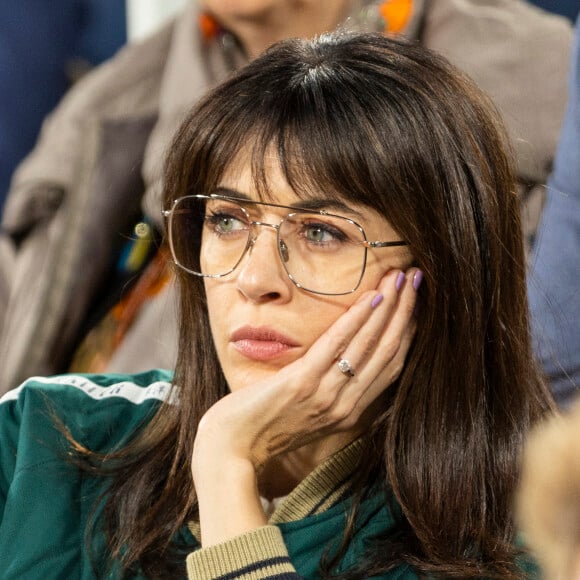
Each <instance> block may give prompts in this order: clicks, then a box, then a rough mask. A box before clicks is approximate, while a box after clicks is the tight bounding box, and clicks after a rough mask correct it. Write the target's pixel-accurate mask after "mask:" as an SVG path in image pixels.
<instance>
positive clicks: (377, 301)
mask: <svg viewBox="0 0 580 580" xmlns="http://www.w3.org/2000/svg"><path fill="white" fill-rule="evenodd" d="M382 301H383V295H382V294H377V295H376V296H375V297H374V298H373V301H372V302H371V308H376V307H377V306H378V305H379V304H380V303H381V302H382Z"/></svg>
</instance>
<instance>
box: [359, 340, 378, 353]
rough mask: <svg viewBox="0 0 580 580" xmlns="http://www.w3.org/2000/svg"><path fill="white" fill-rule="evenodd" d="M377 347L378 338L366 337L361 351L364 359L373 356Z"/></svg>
mask: <svg viewBox="0 0 580 580" xmlns="http://www.w3.org/2000/svg"><path fill="white" fill-rule="evenodd" d="M376 347H377V337H376V336H365V337H364V338H363V339H362V343H361V350H362V354H363V357H364V358H366V357H368V356H369V355H371V354H372V353H373V352H374V350H375V348H376Z"/></svg>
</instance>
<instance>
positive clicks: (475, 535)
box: [0, 35, 551, 578]
mask: <svg viewBox="0 0 580 580" xmlns="http://www.w3.org/2000/svg"><path fill="white" fill-rule="evenodd" d="M166 183H167V190H166V199H165V207H166V209H165V211H164V214H165V216H166V218H167V223H168V239H169V244H170V247H171V251H172V255H173V259H174V261H175V263H176V265H177V267H176V273H177V276H178V282H179V285H180V288H181V302H180V307H181V320H182V324H181V334H180V346H179V357H178V361H177V365H176V372H175V377H174V379H173V382H174V384H175V387H174V391H173V392H172V396H171V398H169V399H168V398H167V390H168V384H169V382H170V381H171V377H170V376H169V375H168V374H167V373H165V372H163V371H151V372H150V373H147V374H144V375H138V376H130V377H129V376H115V375H114V376H88V377H87V376H81V377H79V376H64V377H57V378H56V379H51V380H48V381H47V380H41V379H35V380H32V381H31V382H29V383H27V384H25V385H24V386H23V387H21V389H19V392H15V393H14V394H10V395H8V398H5V399H4V403H3V405H2V406H1V407H0V410H1V411H2V413H3V418H2V422H1V423H0V425H2V428H3V431H2V438H3V439H2V441H3V445H2V451H1V452H2V457H1V458H0V459H1V462H0V465H3V466H4V467H3V468H2V473H1V474H0V485H1V486H2V487H1V488H0V489H1V491H2V495H1V496H0V497H2V499H3V503H4V508H3V513H4V516H3V520H2V525H1V527H0V538H2V539H1V540H0V566H3V569H5V570H9V574H8V576H7V577H9V578H12V577H14V578H15V577H18V574H20V577H27V578H31V577H34V574H35V573H36V574H38V575H39V576H40V574H41V573H42V574H44V576H46V575H47V574H48V575H50V572H52V571H53V570H54V569H55V568H56V567H57V566H60V568H59V573H60V574H61V575H64V576H62V577H67V574H68V575H69V576H68V577H70V574H71V570H73V575H74V573H76V572H77V571H80V572H81V574H80V575H81V577H82V575H83V574H84V575H85V576H84V577H92V576H91V573H92V572H91V569H92V570H94V571H95V574H96V575H97V576H99V575H101V576H102V575H106V574H108V575H109V577H120V576H122V574H123V573H124V572H125V573H128V574H129V575H131V574H132V575H135V576H137V577H155V578H158V577H161V578H166V577H178V576H179V575H180V574H181V575H183V574H185V569H186V568H187V573H188V574H189V577H190V578H216V577H219V578H226V577H227V578H273V577H276V578H295V577H298V576H302V577H306V578H316V577H341V578H368V577H374V576H376V577H380V578H417V577H419V576H421V575H425V574H432V575H438V576H440V577H461V578H468V577H488V578H492V577H501V578H517V577H521V576H522V575H523V574H524V572H523V571H522V570H523V569H522V568H521V567H518V566H517V565H516V556H517V551H516V549H515V548H514V529H513V523H512V518H511V502H512V495H513V490H514V487H515V485H516V482H517V478H518V467H517V465H518V455H519V451H520V446H521V441H522V439H523V437H524V435H525V433H526V432H527V430H528V428H529V427H530V426H531V424H533V423H534V422H535V421H537V420H538V419H540V418H541V417H542V416H544V415H545V414H546V413H547V412H548V411H549V410H550V409H551V402H550V399H549V395H548V393H547V391H546V389H545V387H544V385H543V384H542V382H541V380H540V379H539V376H538V373H537V369H536V367H535V365H534V364H533V358H532V354H531V348H530V339H529V329H528V317H527V304H526V294H525V284H524V259H523V249H522V240H521V234H520V228H519V221H518V220H519V218H518V215H519V211H518V201H517V197H516V195H515V193H514V176H513V171H512V165H511V161H510V158H509V156H508V154H507V153H506V150H505V138H504V135H503V131H502V129H501V126H500V124H499V121H498V119H497V117H496V114H495V113H494V112H493V110H492V107H491V106H490V104H489V103H488V101H487V100H486V98H485V97H484V96H483V95H482V94H481V93H480V92H479V91H478V90H477V89H476V88H475V87H474V86H473V84H472V83H471V82H470V81H469V80H467V79H466V78H464V77H463V76H462V75H461V74H460V73H458V72H457V71H456V70H455V69H453V68H452V67H451V66H450V65H449V64H447V63H446V61H444V60H443V59H442V58H441V57H438V56H436V55H435V54H432V53H431V52H429V51H427V50H426V49H424V48H421V47H420V46H418V45H415V44H411V43H405V42H403V41H397V40H393V39H388V38H386V37H384V36H382V35H367V36H365V35H362V36H356V35H354V36H348V35H345V36H338V35H334V36H332V35H331V36H326V37H321V38H320V39H319V40H316V41H313V42H307V41H298V40H296V41H290V42H286V43H283V44H280V45H278V46H276V47H275V48H273V49H272V50H270V51H268V52H267V53H266V54H265V55H264V56H262V57H260V58H258V59H257V60H256V61H254V62H253V63H252V64H250V65H249V66H248V67H247V68H245V69H243V70H242V71H241V72H240V73H239V74H237V75H236V76H235V77H234V78H233V79H231V80H229V81H228V82H226V83H224V84H222V85H220V86H219V87H218V88H217V89H215V90H214V91H212V92H211V94H210V95H209V96H208V97H207V98H205V99H203V101H202V102H201V103H200V104H199V106H197V107H196V109H195V110H194V111H193V112H192V114H191V116H190V117H189V118H188V119H187V120H186V121H185V122H184V124H183V125H182V127H181V129H180V131H179V132H178V133H177V135H176V138H175V141H174V144H173V147H172V149H171V152H170V154H169V158H168V163H167V170H166ZM46 382H48V383H49V384H50V386H49V387H47V386H46V384H45V383H46ZM95 399H97V400H98V403H96V402H95ZM158 399H164V400H165V403H163V404H161V405H159V404H158V402H157V400H158ZM47 400H48V402H49V408H50V410H51V412H50V413H49V414H47V413H46V408H47V405H46V403H47ZM89 403H90V404H89ZM55 423H56V425H57V427H58V428H57V429H55V428H54V425H55ZM18 424H20V425H21V426H20V431H19V429H18V426H17V425H18ZM31 429H33V430H34V432H33V434H32V436H31V433H30V431H29V430H31ZM22 433H26V437H25V438H24V436H23V435H22ZM63 434H64V435H66V437H63V436H62V435H63ZM19 437H20V438H23V440H22V441H18V438H19ZM63 439H66V441H63ZM4 441H6V443H5V444H4ZM31 441H35V442H39V441H41V442H42V444H40V445H39V444H37V443H34V444H32V445H31V444H30V442H31ZM17 445H18V453H17V454H16V453H15V449H16V447H17ZM71 448H72V450H73V451H74V453H72V454H71V452H70V450H71ZM67 453H68V455H66V454H67ZM41 464H42V480H41V481H40V482H39V480H38V477H36V474H35V472H34V470H33V469H31V468H32V467H33V466H38V465H41ZM79 467H80V469H79ZM53 486H54V490H53V489H52V487H53ZM47 489H49V490H51V501H50V504H49V506H45V505H44V503H42V504H41V505H42V510H43V512H42V516H40V515H38V510H34V509H31V505H32V506H33V505H34V504H35V502H36V501H39V503H40V502H41V501H42V500H41V499H39V498H40V497H41V495H42V493H44V492H45V490H47ZM39 490H42V492H41V491H39ZM24 498H26V501H24ZM283 498H284V499H283ZM24 504H26V505H24ZM47 510H48V511H47ZM40 517H42V518H43V519H42V520H40V519H39V518H40ZM35 518H36V519H35ZM47 518H48V520H49V521H53V522H54V524H53V525H49V526H47V525H46V521H47ZM43 522H44V523H43ZM57 523H58V525H57ZM31 530H32V532H31ZM83 530H86V546H85V544H84V543H83V542H82V539H81V540H79V534H80V536H82V531H83ZM4 538H11V540H10V546H8V545H7V541H8V540H7V539H4ZM16 546H18V548H16V549H15V547H16ZM20 546H23V547H22V548H20ZM24 546H26V547H24ZM15 552H20V554H19V555H18V557H15ZM24 553H25V554H26V555H25V556H24V555H22V554H24ZM51 566H52V568H51ZM67 566H69V567H68V568H67ZM75 566H76V568H75Z"/></svg>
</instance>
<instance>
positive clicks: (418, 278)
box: [413, 270, 423, 290]
mask: <svg viewBox="0 0 580 580" xmlns="http://www.w3.org/2000/svg"><path fill="white" fill-rule="evenodd" d="M421 282H423V272H421V270H417V271H416V272H415V275H414V276H413V288H415V290H419V286H421Z"/></svg>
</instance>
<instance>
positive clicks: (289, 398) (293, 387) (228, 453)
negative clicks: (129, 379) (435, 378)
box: [192, 269, 421, 544]
mask: <svg viewBox="0 0 580 580" xmlns="http://www.w3.org/2000/svg"><path fill="white" fill-rule="evenodd" d="M417 272H418V271H417V270H416V269H410V270H409V271H407V273H406V275H405V277H404V282H403V284H402V287H401V288H400V290H397V288H396V281H397V279H399V282H401V281H402V273H401V272H400V271H392V272H389V273H388V274H387V275H385V277H384V278H383V279H382V280H381V283H380V284H379V287H378V290H377V291H370V292H365V293H364V294H363V295H361V296H360V297H359V299H358V300H357V301H356V302H355V303H354V304H353V305H352V306H351V307H350V308H349V309H348V311H347V312H345V313H344V314H343V315H342V316H341V317H340V318H338V319H337V320H336V321H335V323H334V324H333V325H332V326H331V327H330V328H329V329H328V330H327V331H326V332H325V333H324V334H323V335H322V336H321V337H320V338H319V339H318V340H317V341H316V342H315V343H314V344H313V345H312V346H311V347H310V349H309V350H308V352H307V353H306V354H305V355H304V356H302V357H301V358H300V359H298V360H296V361H294V362H293V363H291V364H289V365H287V366H286V367H284V368H283V369H281V370H280V371H279V372H278V373H276V374H275V375H273V376H271V377H269V378H268V379H267V380H266V381H261V382H259V383H256V384H255V385H251V386H248V387H245V388H243V389H240V390H239V391H236V392H233V393H231V394H229V395H227V396H226V397H224V398H223V399H222V400H220V401H219V402H218V403H216V404H215V405H214V406H213V407H212V408H211V409H210V410H209V411H208V412H207V413H206V414H205V416H204V417H203V419H202V421H201V422H200V424H199V427H198V433H197V437H196V441H195V447H194V453H193V462H192V469H193V476H194V480H195V485H196V490H197V494H198V501H199V504H200V515H201V517H202V532H203V533H204V544H205V543H206V538H207V537H209V536H211V537H212V538H213V539H215V541H221V540H223V539H224V537H230V536H231V535H232V534H234V533H240V532H242V531H246V530H247V529H252V528H253V527H256V526H258V525H262V524H263V523H264V520H265V518H264V516H263V512H261V507H260V505H259V500H258V493H257V477H256V474H257V472H259V470H260V469H261V468H262V467H263V466H264V465H265V464H266V463H267V462H268V460H270V459H272V458H273V457H276V456H278V455H281V454H284V453H287V452H289V451H291V450H293V449H296V448H298V447H301V446H303V445H306V444H307V443H310V442H312V441H315V440H319V439H322V438H325V437H329V436H331V435H333V434H336V433H342V432H351V431H352V432H358V431H360V430H361V429H364V427H365V426H364V425H361V424H360V421H361V416H362V415H363V413H364V411H365V410H367V408H368V407H369V405H371V403H372V402H373V401H375V400H376V398H377V397H378V396H379V395H380V394H381V393H382V392H383V391H384V390H385V389H386V388H388V387H389V385H391V384H392V383H393V381H395V380H396V379H397V378H398V376H399V374H400V373H401V370H402V368H403V366H404V362H405V358H406V355H407V352H408V350H409V347H410V345H411V343H412V340H413V336H414V333H415V330H416V321H415V318H414V316H413V311H414V309H415V304H416V296H417V293H416V290H415V288H414V287H413V282H414V279H415V280H420V276H421V274H417ZM380 296H382V300H381V298H380ZM373 304H374V305H375V307H373V306H372V305H373ZM339 358H344V359H346V360H348V361H349V362H350V364H351V366H352V368H353V369H354V376H352V377H350V376H348V375H346V374H345V373H343V372H341V370H340V369H339V367H338V365H337V360H338V359H339ZM220 488H222V491H221V492H220ZM228 493H229V494H230V497H229V499H228V501H227V502H226V503H228V504H229V506H228V508H227V511H226V510H225V509H224V506H225V504H224V502H223V499H224V496H226V497H227V496H228ZM232 494H233V495H235V496H236V497H235V498H234V497H233V496H232ZM206 499H207V501H204V500H206ZM204 506H205V509H204ZM209 506H213V508H210V507H209ZM250 506H251V507H250ZM248 508H250V509H249V510H248ZM216 510H218V511H219V510H224V511H225V512H226V513H225V515H226V516H227V514H228V512H229V516H230V517H231V514H233V513H235V514H242V513H244V512H247V513H246V515H247V516H248V519H247V520H246V523H247V522H250V524H249V528H248V526H247V525H246V524H244V523H243V522H241V527H238V526H237V525H236V523H235V522H234V523H233V525H230V524H228V527H229V531H228V530H226V531H225V532H224V530H223V527H221V529H220V530H219V531H218V530H217V527H220V526H215V525H214V524H215V521H216V520H219V519H220V518H216ZM204 513H206V514H207V517H206V518H205V519H206V522H207V521H212V522H213V523H212V524H211V527H212V529H214V530H216V534H214V533H211V534H209V536H208V535H206V530H207V529H208V528H207V527H204V521H203V520H204V517H203V514H204ZM226 519H228V518H227V517H226ZM251 522H253V523H251ZM212 543H213V541H212Z"/></svg>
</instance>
